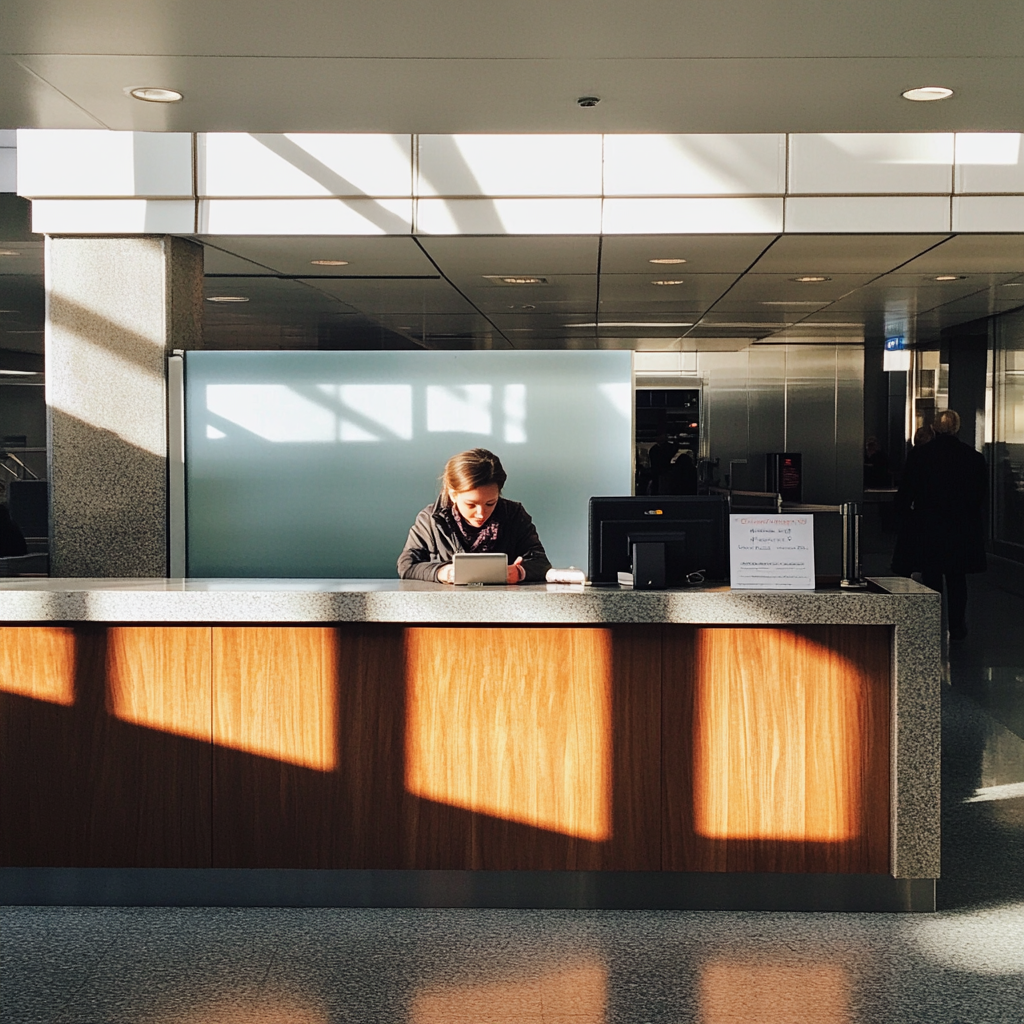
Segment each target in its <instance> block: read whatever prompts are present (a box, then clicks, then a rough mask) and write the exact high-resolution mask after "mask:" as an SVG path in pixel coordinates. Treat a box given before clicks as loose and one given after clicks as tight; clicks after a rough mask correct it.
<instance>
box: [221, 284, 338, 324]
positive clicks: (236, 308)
mask: <svg viewBox="0 0 1024 1024" xmlns="http://www.w3.org/2000/svg"><path fill="white" fill-rule="evenodd" d="M205 294H206V302H205V303H204V310H203V312H204V315H205V319H206V321H207V322H208V323H211V324H225V323H257V322H263V323H285V322H302V323H305V322H316V321H318V320H321V319H324V320H326V319H330V318H331V317H336V316H342V315H346V314H352V313H355V312H356V310H355V308H354V307H353V306H349V305H346V304H345V303H343V302H341V301H338V300H337V299H334V298H332V297H331V296H329V295H326V294H324V293H323V292H321V291H318V290H317V289H315V288H309V287H307V286H306V285H305V284H303V283H302V282H301V281H283V280H281V279H280V278H276V277H240V278H230V279H225V278H217V277H212V278H210V277H208V278H207V279H206V282H205ZM221 295H230V296H239V297H241V298H244V299H246V300H247V301H245V302H211V301H210V299H211V298H212V297H214V296H221Z"/></svg>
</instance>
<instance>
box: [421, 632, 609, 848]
mask: <svg viewBox="0 0 1024 1024" xmlns="http://www.w3.org/2000/svg"><path fill="white" fill-rule="evenodd" d="M611 647H612V641H611V633H610V631H609V630H604V629H578V628H577V629H535V628H523V629H496V628H488V629H468V628H453V629H433V628H424V629H419V628H416V629H408V630H407V631H406V734H405V752H406V766H405V785H406V789H407V790H408V791H409V792H410V793H413V794H415V795H416V796H420V797H424V798H425V799H428V800H436V801H438V802H440V803H445V804H450V805H452V806H455V807H462V808H465V809H467V810H470V811H475V812H477V813H480V814H489V815H492V816H494V817H497V818H503V819H505V820H506V821H515V822H521V823H523V824H526V825H532V826H534V827H536V828H543V829H549V830H551V831H554V832H561V833H564V834H565V835H571V836H576V837H578V838H581V839H589V840H597V841H601V840H606V839H608V838H609V837H610V836H611V784H612V779H611V715H612V711H611V658H612V652H611Z"/></svg>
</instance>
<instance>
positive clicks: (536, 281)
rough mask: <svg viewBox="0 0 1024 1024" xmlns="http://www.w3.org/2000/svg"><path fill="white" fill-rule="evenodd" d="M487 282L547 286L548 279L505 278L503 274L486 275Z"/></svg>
mask: <svg viewBox="0 0 1024 1024" xmlns="http://www.w3.org/2000/svg"><path fill="white" fill-rule="evenodd" d="M483 276H484V280H485V281H496V282H497V283H498V284H547V283H548V279H547V278H546V277H505V276H504V275H502V274H484V275H483Z"/></svg>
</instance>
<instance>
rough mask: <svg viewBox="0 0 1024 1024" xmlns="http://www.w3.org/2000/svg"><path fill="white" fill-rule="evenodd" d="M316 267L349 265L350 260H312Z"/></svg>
mask: <svg viewBox="0 0 1024 1024" xmlns="http://www.w3.org/2000/svg"><path fill="white" fill-rule="evenodd" d="M309 262H310V263H311V264H312V265H313V266H314V267H347V266H348V260H310V261H309Z"/></svg>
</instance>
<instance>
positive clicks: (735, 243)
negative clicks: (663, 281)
mask: <svg viewBox="0 0 1024 1024" xmlns="http://www.w3.org/2000/svg"><path fill="white" fill-rule="evenodd" d="M775 237H776V236H775V235H606V236H605V237H604V240H603V242H602V244H601V273H602V274H656V275H661V274H664V275H665V276H669V275H672V274H675V273H676V272H677V271H678V272H681V273H683V274H733V275H736V274H742V273H743V271H745V270H746V269H747V267H749V266H750V265H751V263H753V262H754V261H755V260H756V259H757V257H758V256H759V255H760V254H761V253H762V252H763V251H764V249H765V247H766V246H768V245H770V244H771V243H772V241H773V240H774V239H775ZM652 259H684V260H686V263H685V264H676V265H674V266H673V265H664V264H656V263H655V264H652V263H651V262H650V261H651V260H652Z"/></svg>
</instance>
